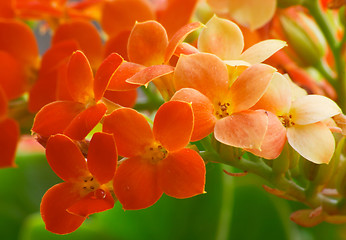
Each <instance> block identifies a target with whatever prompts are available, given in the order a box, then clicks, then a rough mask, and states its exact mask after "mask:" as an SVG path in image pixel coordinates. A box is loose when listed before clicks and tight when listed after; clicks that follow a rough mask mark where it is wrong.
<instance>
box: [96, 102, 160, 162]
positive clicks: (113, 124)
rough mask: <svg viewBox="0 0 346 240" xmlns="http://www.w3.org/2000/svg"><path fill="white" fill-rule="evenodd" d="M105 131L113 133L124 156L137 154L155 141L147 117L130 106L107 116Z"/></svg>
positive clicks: (120, 153)
mask: <svg viewBox="0 0 346 240" xmlns="http://www.w3.org/2000/svg"><path fill="white" fill-rule="evenodd" d="M103 131H104V132H108V133H113V134H114V138H115V142H116V145H117V149H118V153H119V155H120V156H123V157H133V156H137V155H139V154H141V153H143V152H144V151H145V148H146V147H147V146H148V145H151V144H152V142H153V141H154V135H153V132H152V130H151V128H150V125H149V123H148V122H147V120H146V119H145V117H144V116H143V115H142V114H140V113H138V112H137V111H135V110H133V109H130V108H120V109H117V110H115V111H114V112H113V113H112V114H110V115H108V116H106V117H105V118H104V121H103Z"/></svg>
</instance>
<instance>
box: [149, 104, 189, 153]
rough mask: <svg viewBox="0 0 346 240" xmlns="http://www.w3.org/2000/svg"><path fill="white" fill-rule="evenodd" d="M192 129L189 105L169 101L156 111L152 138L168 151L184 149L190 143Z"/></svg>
mask: <svg viewBox="0 0 346 240" xmlns="http://www.w3.org/2000/svg"><path fill="white" fill-rule="evenodd" d="M192 129H193V113H192V107H191V105H190V104H189V103H186V102H181V101H169V102H166V103H164V104H163V105H161V107H160V108H159V109H158V110H157V113H156V116H155V119H154V124H153V132H154V137H155V139H156V140H158V141H159V142H160V143H161V144H162V145H163V147H164V148H166V149H167V150H168V151H177V150H179V149H182V148H184V147H185V146H186V145H187V144H188V143H189V142H190V138H191V133H192Z"/></svg>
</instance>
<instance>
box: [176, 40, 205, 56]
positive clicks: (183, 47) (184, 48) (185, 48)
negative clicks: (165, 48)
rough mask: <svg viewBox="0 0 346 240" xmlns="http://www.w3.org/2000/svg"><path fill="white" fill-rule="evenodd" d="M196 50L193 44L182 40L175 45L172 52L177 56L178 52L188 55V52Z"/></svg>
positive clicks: (192, 52)
mask: <svg viewBox="0 0 346 240" xmlns="http://www.w3.org/2000/svg"><path fill="white" fill-rule="evenodd" d="M198 52H199V51H198V49H197V48H195V47H194V46H192V45H191V44H189V43H186V42H183V43H181V44H179V45H178V46H177V48H176V49H175V52H174V54H175V55H177V56H180V54H184V55H190V54H194V53H198Z"/></svg>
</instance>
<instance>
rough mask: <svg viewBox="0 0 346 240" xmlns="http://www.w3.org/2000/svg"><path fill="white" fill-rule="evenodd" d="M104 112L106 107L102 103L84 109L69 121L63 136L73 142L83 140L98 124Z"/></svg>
mask: <svg viewBox="0 0 346 240" xmlns="http://www.w3.org/2000/svg"><path fill="white" fill-rule="evenodd" d="M106 111H107V107H106V105H105V104H104V103H98V104H96V105H94V106H92V107H89V108H87V109H85V110H84V111H82V112H81V113H79V114H78V115H77V116H76V117H75V118H74V119H73V120H72V121H71V123H70V124H69V125H68V126H67V127H66V129H65V131H64V134H65V135H67V136H69V137H70V138H72V139H74V140H83V139H84V138H85V137H86V136H87V135H88V134H89V132H90V131H91V130H92V129H93V128H94V127H95V126H96V125H97V124H98V123H99V122H100V120H101V119H102V117H103V116H104V115H105V113H106Z"/></svg>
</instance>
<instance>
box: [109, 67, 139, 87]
mask: <svg viewBox="0 0 346 240" xmlns="http://www.w3.org/2000/svg"><path fill="white" fill-rule="evenodd" d="M143 69H145V66H143V65H139V64H137V63H132V62H123V63H122V64H121V65H120V67H119V68H118V69H117V71H116V72H115V73H114V74H113V76H112V78H111V80H110V82H109V85H108V90H112V91H124V90H132V89H136V88H138V87H139V86H140V85H138V84H130V83H128V82H127V81H126V80H127V79H129V78H131V77H132V76H133V75H135V74H136V73H138V72H140V71H142V70H143Z"/></svg>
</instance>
